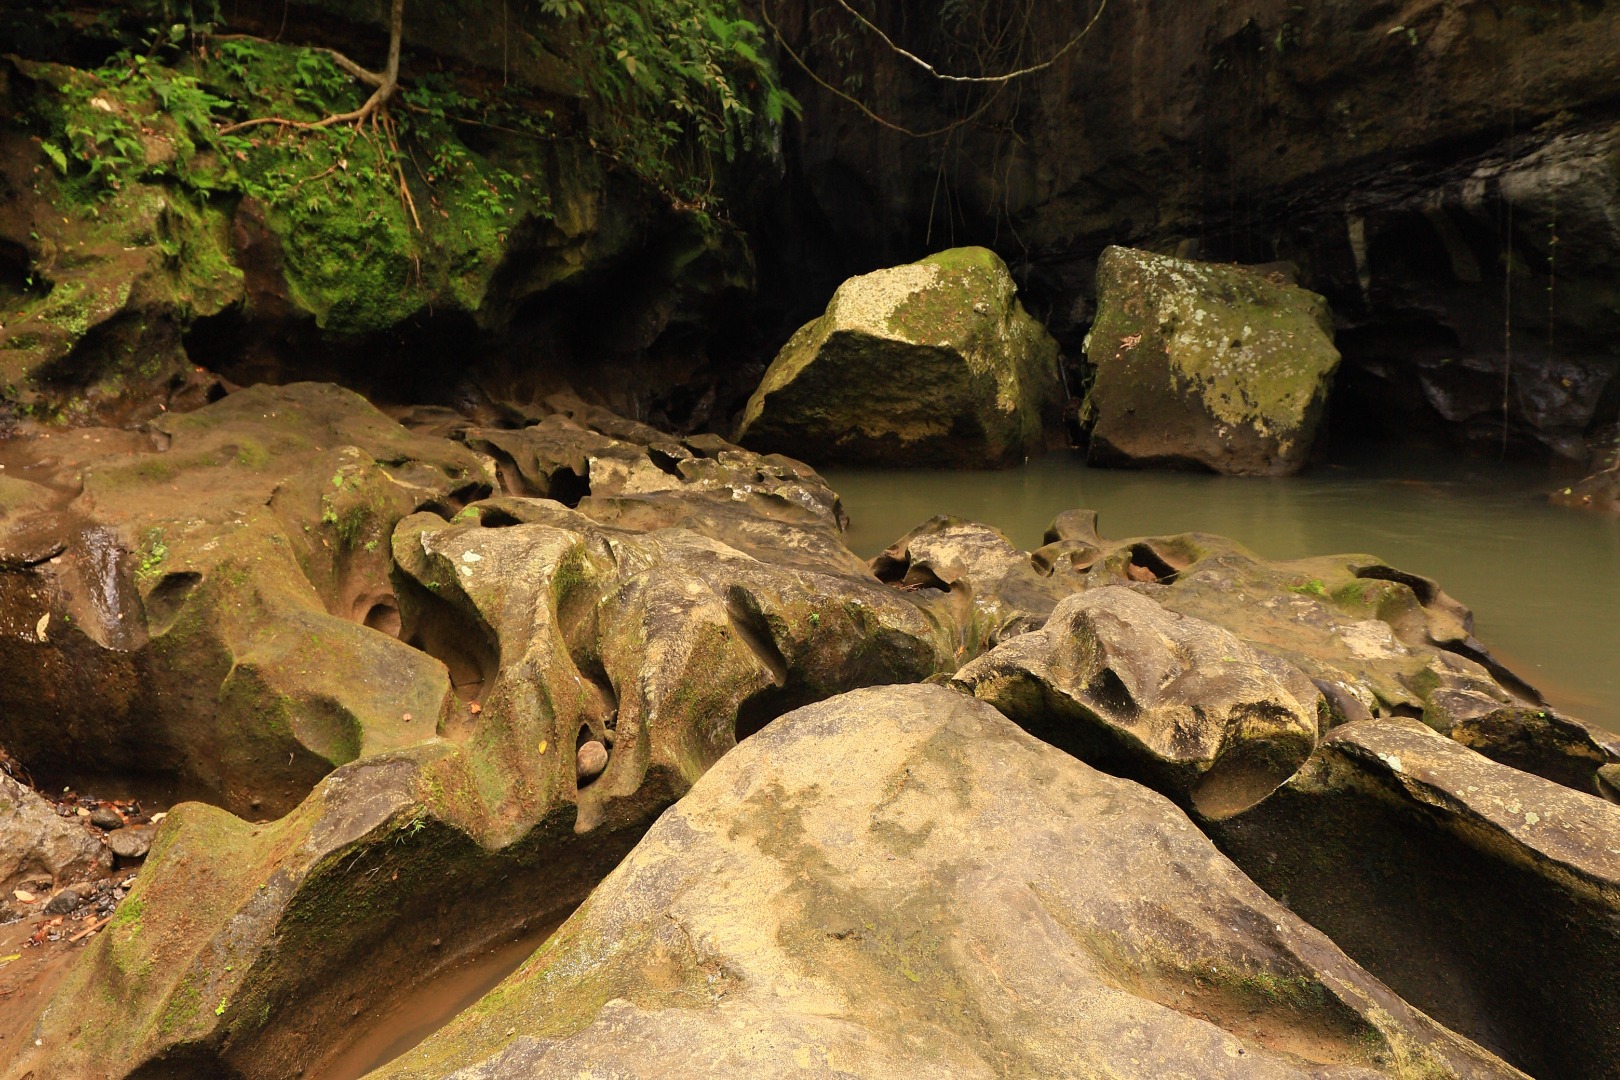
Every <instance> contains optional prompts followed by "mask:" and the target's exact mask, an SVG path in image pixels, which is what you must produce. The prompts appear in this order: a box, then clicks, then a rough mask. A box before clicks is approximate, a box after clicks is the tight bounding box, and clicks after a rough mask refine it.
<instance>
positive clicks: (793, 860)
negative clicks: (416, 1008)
mask: <svg viewBox="0 0 1620 1080" xmlns="http://www.w3.org/2000/svg"><path fill="white" fill-rule="evenodd" d="M580 1070H590V1071H594V1072H598V1073H605V1074H608V1075H635V1076H641V1077H686V1076H787V1075H795V1074H800V1073H803V1074H806V1075H834V1076H863V1077H891V1076H923V1077H939V1078H944V1077H984V1078H988V1077H993V1076H1121V1077H1142V1078H1144V1080H1146V1078H1149V1077H1152V1078H1160V1077H1168V1076H1197V1077H1209V1078H1215V1077H1232V1078H1234V1080H1235V1078H1238V1077H1243V1078H1253V1077H1266V1078H1283V1077H1300V1078H1304V1077H1329V1076H1343V1077H1346V1078H1349V1077H1364V1078H1369V1080H1370V1078H1372V1077H1379V1076H1389V1077H1399V1076H1413V1075H1428V1076H1435V1077H1503V1078H1506V1077H1512V1076H1518V1075H1520V1074H1518V1073H1517V1072H1516V1071H1515V1070H1513V1069H1512V1068H1510V1067H1508V1066H1506V1065H1504V1064H1502V1063H1501V1062H1500V1061H1497V1060H1495V1059H1493V1058H1491V1057H1490V1055H1488V1054H1486V1053H1485V1052H1483V1051H1481V1050H1480V1049H1479V1048H1478V1047H1476V1046H1474V1045H1473V1044H1471V1043H1469V1042H1468V1041H1466V1040H1464V1039H1461V1038H1458V1037H1457V1036H1455V1035H1453V1034H1452V1033H1450V1032H1449V1031H1446V1030H1445V1029H1443V1028H1441V1027H1439V1026H1438V1025H1436V1024H1435V1023H1434V1022H1433V1021H1431V1020H1429V1019H1428V1018H1427V1017H1425V1016H1423V1015H1422V1014H1420V1013H1418V1012H1416V1011H1415V1010H1413V1009H1412V1008H1410V1007H1409V1006H1408V1005H1406V1004H1405V1003H1404V1002H1402V1001H1401V1000H1400V999H1399V998H1397V997H1396V996H1395V995H1394V994H1392V993H1391V992H1390V991H1389V990H1388V989H1387V988H1385V987H1384V986H1383V985H1381V984H1380V983H1378V982H1377V981H1376V980H1374V979H1372V978H1370V977H1369V976H1368V975H1367V974H1366V973H1365V972H1364V971H1362V970H1361V969H1360V968H1358V967H1356V965H1355V964H1354V963H1352V962H1350V961H1349V960H1348V959H1346V958H1345V957H1344V956H1343V954H1341V953H1340V952H1339V951H1338V950H1337V949H1336V948H1335V947H1334V946H1333V944H1332V943H1331V942H1329V941H1328V940H1327V939H1326V938H1324V937H1323V936H1322V935H1321V934H1320V933H1319V932H1317V931H1316V930H1314V929H1312V928H1311V927H1310V926H1308V925H1306V924H1305V923H1303V922H1301V921H1300V920H1299V919H1298V918H1297V917H1296V916H1294V915H1293V914H1291V913H1290V912H1288V911H1287V910H1286V909H1285V908H1283V907H1282V906H1281V905H1279V904H1277V903H1276V902H1275V901H1273V900H1271V899H1270V898H1269V897H1267V896H1266V895H1265V894H1263V893H1262V892H1260V890H1259V889H1257V888H1256V887H1255V886H1254V885H1253V884H1252V883H1251V882H1249V881H1248V880H1247V879H1246V878H1244V877H1243V876H1242V874H1240V873H1238V871H1237V870H1236V869H1235V868H1234V867H1233V866H1232V865H1231V864H1230V863H1228V862H1227V861H1226V860H1225V859H1223V858H1222V857H1221V856H1220V855H1219V854H1218V853H1217V852H1216V851H1215V850H1214V848H1213V847H1212V846H1211V845H1210V843H1209V842H1208V841H1207V840H1206V839H1205V838H1204V837H1203V836H1202V835H1201V834H1200V833H1199V832H1198V831H1197V830H1196V829H1194V828H1193V827H1192V825H1191V823H1190V822H1188V821H1187V819H1186V818H1185V817H1184V816H1183V815H1182V814H1181V812H1180V811H1178V810H1176V809H1175V807H1173V806H1172V805H1171V804H1170V803H1168V802H1167V801H1165V800H1164V799H1162V798H1160V797H1158V796H1156V795H1154V794H1152V793H1151V792H1148V791H1146V790H1145V789H1143V788H1141V787H1139V786H1137V785H1135V784H1132V783H1129V782H1127V781H1122V780H1118V779H1115V778H1113V777H1109V776H1106V775H1104V774H1102V773H1099V772H1097V771H1095V770H1093V769H1091V768H1089V767H1087V766H1085V765H1083V764H1081V763H1080V762H1078V761H1076V760H1074V759H1073V758H1071V757H1069V756H1067V755H1065V754H1063V753H1061V752H1059V751H1057V750H1055V749H1053V748H1052V747H1050V746H1047V745H1046V744H1044V743H1041V742H1039V741H1038V740H1036V739H1034V738H1031V737H1030V736H1029V735H1026V734H1025V733H1024V732H1022V731H1020V730H1019V729H1018V728H1017V727H1015V726H1014V725H1013V724H1012V723H1010V722H1009V721H1008V720H1007V719H1006V718H1005V717H1003V716H1001V715H1000V714H999V713H997V712H996V711H995V710H994V709H991V708H990V707H989V706H988V705H985V704H983V703H980V702H976V701H974V700H972V699H970V698H967V697H965V696H962V695H960V694H956V693H954V692H952V691H950V690H947V689H944V688H940V687H930V686H912V687H891V688H884V689H873V690H861V691H855V692H853V693H850V694H846V695H843V696H841V697H839V698H836V699H834V700H831V701H828V702H824V703H822V704H820V705H816V706H811V707H809V708H806V709H801V710H799V711H797V712H794V713H792V714H789V715H788V716H786V717H783V718H782V719H781V720H780V721H778V722H777V723H775V724H773V725H771V726H770V727H768V728H766V729H765V730H764V731H762V732H761V733H760V734H759V735H757V736H755V737H754V738H753V739H752V740H750V741H749V742H748V743H746V744H744V745H743V746H741V747H739V748H738V749H737V750H736V751H735V752H734V753H732V754H731V755H729V756H728V757H727V758H726V759H725V760H723V761H721V762H720V763H719V764H718V765H717V766H716V767H715V768H714V769H713V770H711V771H710V772H709V773H708V775H707V776H705V777H704V778H703V779H702V780H700V781H699V782H698V783H697V785H696V786H695V787H694V788H693V789H692V791H691V792H690V793H689V794H688V795H687V797H686V798H685V799H683V800H682V801H681V802H680V803H679V804H678V805H677V806H676V807H674V808H673V809H672V810H670V811H669V812H668V813H667V814H665V815H664V817H663V818H661V819H660V821H659V822H658V824H657V825H655V826H654V827H653V828H652V830H650V831H649V833H648V834H647V836H646V838H645V839H644V840H643V841H642V843H641V844H640V845H639V846H638V847H637V849H636V850H635V851H634V852H633V853H632V854H631V855H630V856H629V858H628V859H626V861H625V862H624V863H623V864H621V865H620V867H619V868H618V869H617V870H615V871H614V873H613V874H612V875H610V876H609V878H608V879H607V880H606V881H605V882H604V883H603V884H602V886H601V887H600V888H599V889H598V890H597V892H596V893H595V895H594V896H593V897H592V899H591V900H590V901H589V902H588V903H587V904H586V906H585V907H584V908H583V909H582V910H581V911H580V912H578V913H577V914H576V915H575V916H574V917H573V919H572V920H570V921H569V922H568V923H567V924H566V925H565V926H564V927H563V928H562V929H561V930H560V931H559V932H558V934H557V936H556V937H555V938H553V939H552V941H551V943H550V944H549V945H548V946H547V947H546V949H545V950H544V951H543V952H542V953H540V954H538V955H537V956H536V957H535V958H534V959H532V960H531V961H530V962H529V963H528V964H527V965H525V967H523V968H522V969H521V970H520V971H519V972H518V973H517V974H516V975H514V976H513V977H512V978H511V979H509V980H508V981H507V982H506V983H505V984H504V985H503V986H502V987H501V988H500V989H499V990H498V991H497V992H496V994H495V995H494V996H492V997H491V998H490V999H487V1000H486V1002H485V1003H484V1004H482V1005H481V1006H479V1007H478V1008H475V1009H473V1010H471V1011H470V1012H468V1013H465V1014H463V1015H462V1016H461V1017H459V1018H457V1020H456V1021H454V1022H453V1023H452V1024H451V1025H450V1026H449V1027H447V1028H445V1029H444V1030H442V1031H441V1032H439V1033H438V1034H436V1035H435V1036H433V1037H432V1038H431V1039H430V1040H429V1041H428V1042H427V1043H425V1044H424V1045H423V1046H421V1047H419V1048H417V1049H416V1050H413V1051H412V1052H411V1053H410V1054H408V1055H406V1056H404V1057H402V1058H400V1059H398V1060H397V1061H395V1062H394V1063H393V1064H391V1065H390V1066H387V1067H385V1069H384V1070H383V1071H382V1073H381V1075H382V1076H384V1077H387V1078H389V1080H407V1078H409V1080H428V1078H433V1080H438V1078H441V1077H445V1076H454V1077H465V1078H468V1080H471V1078H472V1077H481V1078H485V1080H517V1078H519V1077H531V1076H552V1075H557V1076H571V1075H575V1073H576V1072H578V1071H580Z"/></svg>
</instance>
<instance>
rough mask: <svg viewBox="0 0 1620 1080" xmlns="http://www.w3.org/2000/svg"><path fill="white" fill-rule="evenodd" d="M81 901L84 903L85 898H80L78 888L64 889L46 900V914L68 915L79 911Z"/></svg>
mask: <svg viewBox="0 0 1620 1080" xmlns="http://www.w3.org/2000/svg"><path fill="white" fill-rule="evenodd" d="M81 903H83V900H82V899H81V898H80V896H79V893H78V890H76V889H63V890H62V891H61V892H59V893H57V894H56V895H55V896H53V897H51V898H50V899H49V900H47V901H45V914H47V915H68V914H71V913H72V912H74V911H77V910H78V908H79V905H80V904H81Z"/></svg>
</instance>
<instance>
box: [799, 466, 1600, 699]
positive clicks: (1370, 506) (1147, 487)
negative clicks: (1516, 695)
mask: <svg viewBox="0 0 1620 1080" xmlns="http://www.w3.org/2000/svg"><path fill="white" fill-rule="evenodd" d="M823 475H824V476H825V477H826V478H827V481H828V482H829V483H830V484H831V485H832V486H833V488H834V489H835V490H837V491H838V493H839V494H840V495H841V496H842V497H843V501H844V508H845V509H846V510H847V511H848V512H849V516H850V534H849V538H848V539H849V543H850V546H851V547H853V548H854V549H855V550H856V552H858V553H859V554H861V555H863V556H867V557H870V556H872V555H875V554H877V553H878V552H879V551H881V550H882V549H883V548H884V547H886V546H888V545H889V544H890V543H892V542H893V541H894V540H896V539H898V538H899V537H900V536H901V535H903V534H904V533H905V532H906V531H907V530H908V529H910V528H912V527H913V526H915V525H917V524H919V523H921V522H922V521H925V520H926V519H928V518H929V517H932V516H933V515H935V514H941V513H947V514H954V515H957V516H960V517H965V518H970V519H973V520H976V521H982V522H986V523H987V524H991V525H994V526H996V527H997V528H999V529H1001V530H1002V531H1003V532H1005V533H1007V535H1008V536H1009V537H1010V538H1011V539H1012V541H1013V542H1014V543H1016V544H1017V545H1018V546H1020V547H1023V548H1033V547H1035V546H1038V545H1039V544H1040V543H1041V534H1042V533H1043V532H1044V531H1045V528H1046V525H1047V524H1048V523H1049V522H1050V521H1051V520H1052V518H1053V517H1055V516H1056V515H1057V514H1058V513H1059V512H1060V511H1062V510H1068V509H1073V508H1075V507H1086V508H1088V509H1092V510H1096V511H1098V512H1099V513H1100V514H1101V519H1100V531H1101V532H1102V534H1103V535H1104V536H1106V537H1109V538H1111V539H1118V538H1123V537H1129V536H1148V535H1162V534H1169V533H1178V532H1191V531H1199V532H1211V533H1219V534H1222V535H1225V536H1230V537H1232V538H1233V539H1236V540H1238V541H1239V542H1240V543H1242V544H1244V545H1246V546H1247V547H1249V548H1251V549H1252V550H1254V551H1255V552H1257V553H1259V554H1261V555H1264V556H1266V557H1268V558H1273V559H1296V558H1302V557H1304V556H1307V555H1326V554H1333V553H1337V552H1366V553H1369V554H1374V555H1377V556H1379V557H1380V558H1382V559H1384V560H1385V561H1387V562H1388V563H1389V564H1390V565H1392V566H1398V567H1400V568H1401V569H1403V570H1410V571H1412V572H1414V573H1419V574H1424V575H1427V576H1429V577H1432V578H1435V579H1436V580H1438V581H1439V582H1440V584H1441V586H1442V587H1443V588H1444V589H1445V590H1446V591H1447V592H1448V593H1450V594H1451V595H1452V596H1454V597H1456V598H1457V599H1458V600H1460V601H1462V602H1463V603H1465V604H1467V605H1469V606H1470V607H1472V608H1473V610H1474V615H1475V633H1476V636H1477V637H1478V638H1479V639H1480V640H1481V641H1483V642H1484V643H1485V644H1486V645H1487V646H1489V647H1490V648H1491V649H1492V651H1493V652H1495V653H1496V654H1497V655H1498V656H1500V657H1501V658H1502V659H1503V660H1504V661H1505V662H1507V664H1508V665H1509V666H1510V667H1512V668H1513V669H1514V670H1515V671H1517V672H1518V673H1519V674H1520V675H1521V676H1522V677H1524V678H1525V679H1526V680H1528V681H1529V682H1530V683H1532V684H1533V685H1535V686H1536V687H1538V688H1539V689H1540V690H1541V691H1542V692H1543V693H1545V694H1546V695H1547V697H1548V700H1549V701H1550V702H1551V703H1552V704H1553V705H1554V706H1556V707H1558V708H1560V709H1562V710H1563V711H1565V712H1567V713H1569V714H1571V715H1573V716H1578V717H1581V718H1583V719H1585V720H1588V721H1591V722H1593V723H1596V724H1599V725H1602V726H1604V727H1607V728H1609V729H1610V730H1620V655H1617V653H1620V521H1617V520H1615V519H1612V518H1600V517H1597V516H1593V515H1587V514H1582V513H1579V512H1577V511H1572V510H1562V509H1557V508H1554V507H1550V506H1548V505H1547V504H1546V502H1545V493H1546V491H1547V490H1548V489H1549V488H1550V487H1551V486H1552V485H1553V483H1554V481H1553V480H1552V479H1550V478H1549V475H1548V473H1547V471H1546V470H1545V469H1543V468H1537V467H1532V466H1514V465H1499V464H1496V463H1494V462H1483V461H1474V460H1467V459H1463V460H1459V459H1457V458H1455V457H1443V456H1427V455H1412V454H1401V455H1399V456H1395V455H1390V454H1387V453H1386V454H1383V455H1380V456H1364V457H1360V458H1357V459H1354V460H1347V461H1345V462H1342V463H1339V464H1334V465H1327V466H1322V467H1319V468H1317V469H1316V470H1314V471H1312V472H1311V473H1309V474H1307V475H1305V476H1300V477H1290V478H1286V479H1264V480H1255V479H1240V478H1235V477H1219V476H1207V475H1201V474H1192V473H1161V472H1133V471H1125V470H1106V469H1090V468H1087V467H1086V466H1085V464H1084V462H1083V461H1082V460H1081V459H1080V457H1079V456H1078V455H1077V454H1055V455H1050V456H1047V457H1045V458H1042V459H1039V460H1037V461H1033V462H1030V463H1029V464H1027V465H1025V466H1023V467H1022V468H1020V469H1014V470H1010V471H1007V472H985V473H963V472H927V471H917V472H912V471H896V470H856V469H827V470H823Z"/></svg>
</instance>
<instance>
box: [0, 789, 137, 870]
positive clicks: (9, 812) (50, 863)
mask: <svg viewBox="0 0 1620 1080" xmlns="http://www.w3.org/2000/svg"><path fill="white" fill-rule="evenodd" d="M111 866H112V861H111V859H110V857H109V856H108V854H107V852H106V850H105V849H104V848H102V846H101V843H100V842H99V841H98V840H97V839H96V837H95V836H94V835H93V834H91V833H90V832H88V831H86V830H85V829H84V828H83V827H82V826H80V825H79V824H78V823H77V822H76V821H72V820H68V819H64V818H62V817H60V816H59V815H58V814H57V813H56V811H55V808H54V807H52V806H51V804H50V803H48V802H46V801H45V800H44V799H43V798H41V797H40V796H39V795H38V794H37V793H36V792H35V791H34V790H33V789H32V788H29V787H27V786H25V785H23V784H21V783H19V782H17V781H16V780H14V779H13V778H12V777H10V776H7V775H5V774H4V773H0V896H9V895H10V894H11V892H12V890H14V889H16V888H17V887H18V886H19V885H21V884H24V883H34V882H37V881H39V880H42V879H43V880H46V881H56V882H62V881H76V880H79V879H81V878H86V877H93V876H95V875H97V874H100V873H103V872H105V871H106V870H107V869H109V868H110V867H111Z"/></svg>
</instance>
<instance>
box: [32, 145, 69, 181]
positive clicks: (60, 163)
mask: <svg viewBox="0 0 1620 1080" xmlns="http://www.w3.org/2000/svg"><path fill="white" fill-rule="evenodd" d="M39 148H40V149H41V150H43V151H45V156H46V157H48V158H50V159H51V163H52V164H54V165H55V166H56V169H57V171H58V172H60V173H61V174H62V175H63V176H66V175H67V171H68V163H67V155H66V154H64V153H62V150H61V148H60V147H58V146H57V145H56V144H55V143H48V142H42V143H40V144H39Z"/></svg>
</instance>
